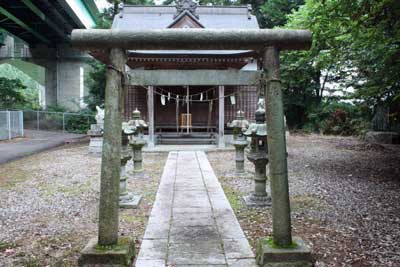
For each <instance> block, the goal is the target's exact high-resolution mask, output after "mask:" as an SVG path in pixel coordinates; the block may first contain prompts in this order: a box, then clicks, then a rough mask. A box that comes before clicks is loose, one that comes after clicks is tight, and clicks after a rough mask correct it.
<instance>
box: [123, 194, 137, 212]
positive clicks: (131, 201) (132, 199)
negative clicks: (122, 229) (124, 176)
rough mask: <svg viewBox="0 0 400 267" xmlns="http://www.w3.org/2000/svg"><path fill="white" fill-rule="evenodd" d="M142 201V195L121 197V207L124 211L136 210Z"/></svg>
mask: <svg viewBox="0 0 400 267" xmlns="http://www.w3.org/2000/svg"><path fill="white" fill-rule="evenodd" d="M140 200H142V196H141V195H135V194H133V193H128V194H126V195H124V196H120V197H119V207H120V208H122V209H136V208H137V207H138V206H139V204H140Z"/></svg>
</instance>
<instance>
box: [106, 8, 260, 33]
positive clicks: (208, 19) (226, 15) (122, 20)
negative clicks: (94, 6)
mask: <svg viewBox="0 0 400 267" xmlns="http://www.w3.org/2000/svg"><path fill="white" fill-rule="evenodd" d="M177 9H178V8H177V6H130V5H125V6H124V8H123V9H122V10H121V12H120V14H119V15H117V16H115V18H114V22H113V25H112V28H113V29H121V30H124V29H125V30H128V29H129V30H145V29H165V28H168V27H169V26H170V25H172V24H173V23H174V21H175V20H176V19H179V16H177ZM178 12H179V11H178ZM195 14H196V16H197V19H198V22H199V23H200V24H201V25H202V26H204V28H206V29H258V28H259V26H258V23H257V19H256V17H255V16H254V15H252V14H251V9H250V8H249V7H248V6H197V7H195ZM178 15H179V14H178Z"/></svg>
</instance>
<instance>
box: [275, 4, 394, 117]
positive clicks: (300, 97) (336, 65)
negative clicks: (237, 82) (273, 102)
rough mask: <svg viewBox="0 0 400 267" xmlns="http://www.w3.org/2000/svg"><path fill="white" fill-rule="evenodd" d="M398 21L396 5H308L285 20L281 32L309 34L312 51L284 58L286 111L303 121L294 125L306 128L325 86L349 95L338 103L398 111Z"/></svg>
mask: <svg viewBox="0 0 400 267" xmlns="http://www.w3.org/2000/svg"><path fill="white" fill-rule="evenodd" d="M399 16H400V3H399V2H398V1H395V0H384V1H378V0H369V1H345V0H325V1H318V0H307V1H306V4H305V5H304V6H302V7H301V8H300V9H299V10H298V11H297V12H295V13H294V14H293V15H290V16H289V21H288V23H287V25H285V27H287V28H305V29H310V30H311V31H312V33H313V44H312V47H311V50H309V51H302V52H290V53H285V54H284V55H283V57H282V77H283V82H284V86H285V88H286V92H285V96H286V97H285V100H286V102H287V106H286V108H287V111H288V112H289V113H291V110H296V111H295V112H293V113H294V114H297V115H296V116H298V114H300V115H301V116H302V118H303V120H300V119H299V118H295V120H296V121H298V122H300V124H301V123H304V119H307V113H312V112H311V110H310V109H313V108H317V107H318V106H319V105H320V103H321V102H322V101H323V95H324V92H326V90H327V88H326V84H327V83H329V82H335V83H336V84H338V85H340V88H339V90H340V91H342V92H347V93H344V94H343V96H342V99H346V98H347V99H352V100H354V101H355V102H356V103H357V104H358V105H363V106H369V107H372V106H373V105H374V104H376V103H378V102H383V103H385V104H386V105H388V106H396V105H397V106H398V103H399V101H400V99H399V98H400V97H399V88H400V84H399V81H400V60H399V58H400V42H399V41H398V40H400V27H399V26H400V24H399V20H398V17H399ZM352 90H354V92H353V93H349V91H352ZM326 100H329V98H325V101H326ZM299 109H300V110H302V112H298V110H299ZM369 112H371V109H369Z"/></svg>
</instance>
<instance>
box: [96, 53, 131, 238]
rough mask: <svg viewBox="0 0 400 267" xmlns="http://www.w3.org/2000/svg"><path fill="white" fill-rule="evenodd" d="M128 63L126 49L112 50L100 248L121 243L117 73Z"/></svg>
mask: <svg viewBox="0 0 400 267" xmlns="http://www.w3.org/2000/svg"><path fill="white" fill-rule="evenodd" d="M125 62H126V55H125V50H123V49H120V48H113V49H111V50H110V54H109V64H110V65H112V66H113V67H114V68H108V69H107V72H106V89H105V116H104V135H103V150H102V158H101V178H100V203H99V225H98V227H99V230H98V242H99V244H101V245H115V244H116V243H117V241H118V222H119V219H118V212H119V182H120V171H121V143H122V142H121V141H122V140H121V132H122V116H121V109H122V106H121V102H122V101H121V97H122V86H121V82H122V77H121V74H120V73H119V72H118V71H117V70H123V69H124V66H125Z"/></svg>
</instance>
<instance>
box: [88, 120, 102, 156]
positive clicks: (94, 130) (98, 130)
mask: <svg viewBox="0 0 400 267" xmlns="http://www.w3.org/2000/svg"><path fill="white" fill-rule="evenodd" d="M102 129H103V128H102V125H99V124H92V125H90V130H89V131H88V132H87V135H89V136H90V143H89V153H91V154H101V151H102V147H103V130H102Z"/></svg>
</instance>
